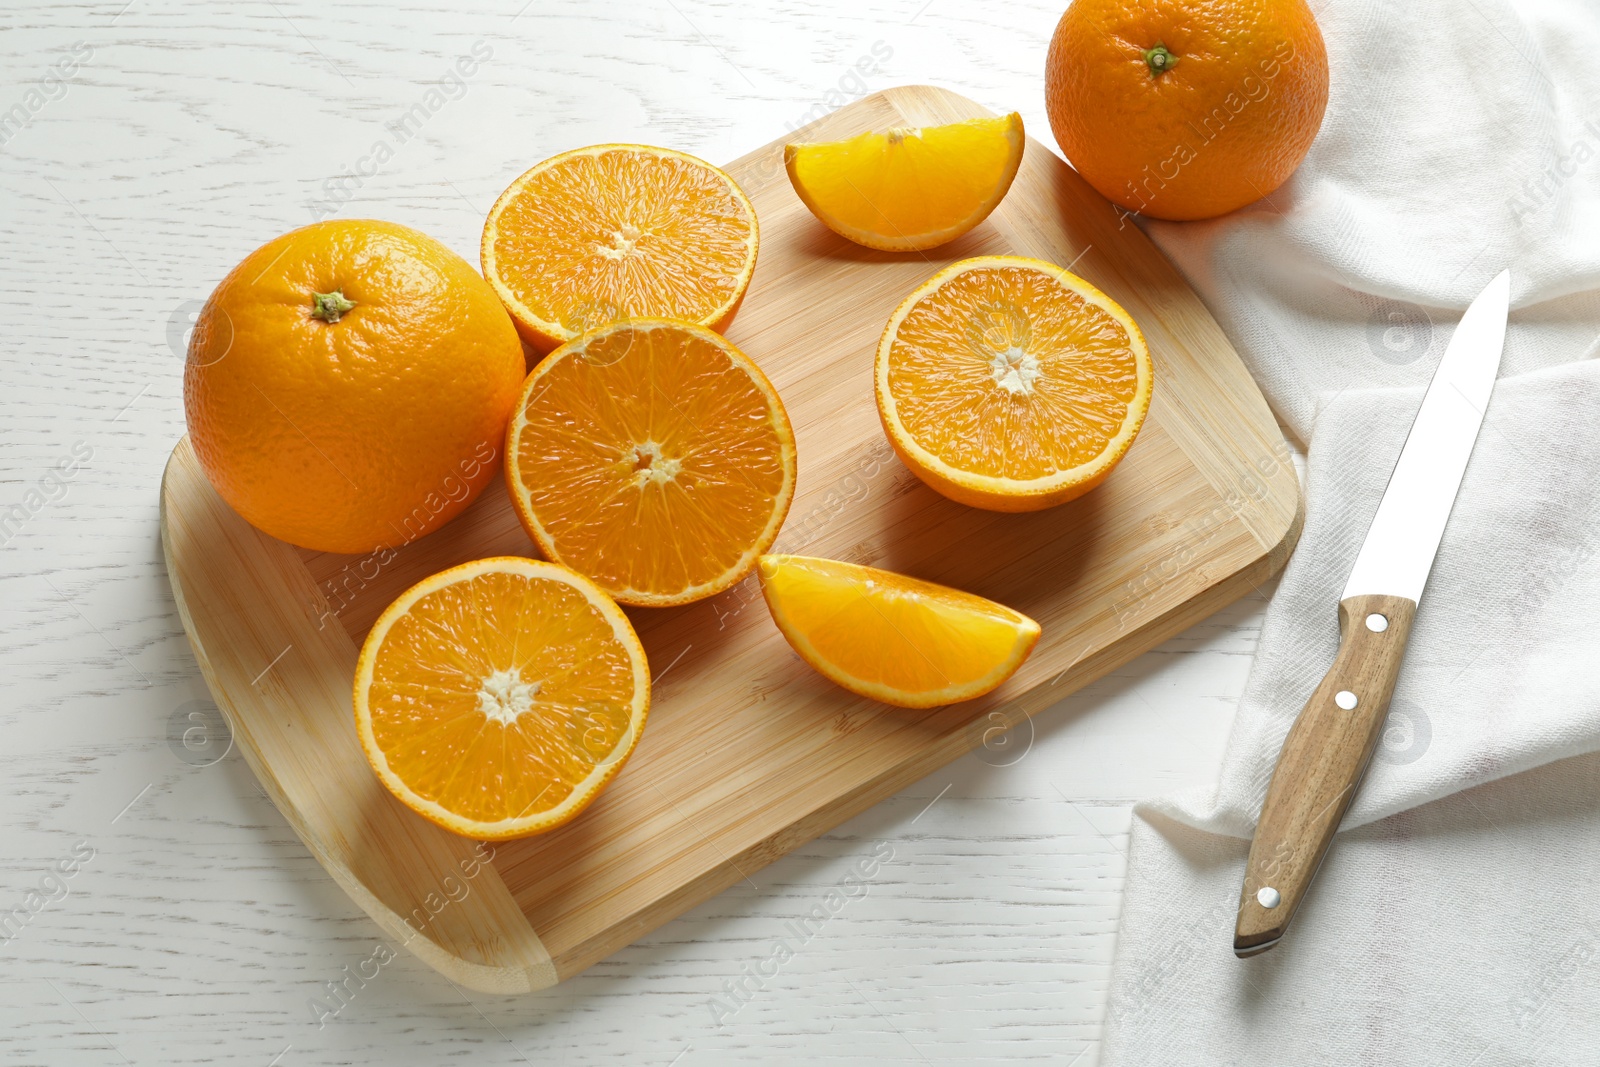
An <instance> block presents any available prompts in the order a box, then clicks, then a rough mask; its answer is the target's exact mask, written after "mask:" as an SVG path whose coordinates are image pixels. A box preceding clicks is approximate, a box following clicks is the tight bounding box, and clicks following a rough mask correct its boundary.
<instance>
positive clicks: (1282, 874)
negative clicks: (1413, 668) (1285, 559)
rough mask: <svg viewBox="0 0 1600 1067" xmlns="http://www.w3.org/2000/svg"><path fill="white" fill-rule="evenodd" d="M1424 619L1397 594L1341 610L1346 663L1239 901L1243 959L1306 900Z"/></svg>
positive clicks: (1281, 761) (1295, 753) (1303, 738)
mask: <svg viewBox="0 0 1600 1067" xmlns="http://www.w3.org/2000/svg"><path fill="white" fill-rule="evenodd" d="M1416 612H1417V605H1416V602H1415V601H1412V600H1407V599H1405V598H1404V597H1396V596H1353V597H1350V598H1349V599H1347V600H1344V601H1342V602H1341V603H1340V604H1339V655H1338V657H1337V658H1335V659H1334V661H1333V666H1332V667H1330V668H1329V669H1328V673H1327V676H1326V677H1324V678H1323V679H1322V684H1321V685H1319V686H1317V691H1316V692H1315V693H1312V694H1311V699H1310V700H1309V701H1307V702H1306V706H1305V710H1303V711H1301V712H1300V717H1299V718H1298V719H1296V720H1295V723H1294V726H1293V727H1291V728H1290V730H1289V736H1288V737H1286V738H1284V742H1283V751H1282V752H1281V753H1279V755H1278V766H1277V769H1276V770H1274V771H1273V772H1272V783H1271V784H1270V785H1269V786H1268V787H1267V799H1266V801H1265V802H1264V803H1263V804H1262V805H1261V818H1260V819H1259V820H1258V821H1257V823H1256V836H1255V840H1254V841H1252V842H1251V844H1250V859H1249V862H1248V863H1247V864H1246V866H1245V876H1244V889H1243V891H1242V892H1241V893H1240V895H1239V921H1238V924H1237V925H1236V926H1235V927H1234V933H1233V951H1234V953H1235V954H1236V955H1238V956H1252V955H1254V954H1256V953H1257V952H1263V951H1265V950H1266V949H1269V948H1271V947H1272V946H1273V945H1274V944H1275V943H1276V942H1277V940H1278V939H1279V938H1280V937H1282V936H1283V933H1284V931H1285V930H1287V929H1288V927H1289V922H1290V920H1291V919H1293V918H1294V913H1295V911H1296V910H1297V909H1298V908H1299V907H1300V902H1301V901H1302V900H1303V899H1304V898H1305V894H1306V890H1307V888H1309V887H1310V885H1311V879H1312V878H1314V877H1316V873H1317V868H1318V866H1320V865H1321V863H1322V857H1323V855H1324V854H1325V853H1326V852H1327V851H1328V845H1329V844H1330V843H1331V842H1332V841H1333V835H1334V832H1335V831H1337V830H1338V829H1339V823H1340V821H1341V820H1342V819H1343V818H1344V813H1345V811H1346V809H1348V808H1349V807H1350V801H1351V800H1352V799H1354V798H1355V794H1356V787H1357V786H1358V785H1360V784H1361V778H1362V776H1363V775H1364V774H1366V772H1367V764H1368V763H1370V762H1371V761H1372V753H1373V751H1374V750H1375V749H1376V748H1377V746H1378V738H1379V737H1381V736H1382V734H1383V724H1384V719H1385V717H1386V716H1387V714H1388V711H1389V698H1390V696H1392V695H1393V693H1394V682H1395V678H1396V677H1397V676H1398V675H1399V674H1400V661H1401V660H1402V659H1404V658H1405V652H1406V638H1408V637H1409V636H1410V635H1411V620H1412V619H1413V618H1414V617H1415V615H1416ZM1352 698H1353V699H1352Z"/></svg>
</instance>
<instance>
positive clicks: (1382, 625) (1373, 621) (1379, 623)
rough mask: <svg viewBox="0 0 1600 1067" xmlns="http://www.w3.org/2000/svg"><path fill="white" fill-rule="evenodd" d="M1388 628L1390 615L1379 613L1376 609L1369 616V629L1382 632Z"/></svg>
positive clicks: (1377, 632)
mask: <svg viewBox="0 0 1600 1067" xmlns="http://www.w3.org/2000/svg"><path fill="white" fill-rule="evenodd" d="M1388 628H1389V616H1387V615H1379V614H1378V613H1377V612H1376V611H1374V612H1373V613H1372V614H1371V615H1368V616H1367V629H1369V630H1371V631H1372V632H1373V633H1375V634H1381V633H1383V631H1385V630H1387V629H1388Z"/></svg>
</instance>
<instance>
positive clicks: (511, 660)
mask: <svg viewBox="0 0 1600 1067" xmlns="http://www.w3.org/2000/svg"><path fill="white" fill-rule="evenodd" d="M649 708H650V668H649V666H648V664H646V662H645V657H644V649H643V648H642V647H640V645H639V638H638V637H637V636H636V635H635V634H634V632H633V627H632V625H630V624H629V622H628V618H627V616H625V615H624V614H623V613H622V609H620V608H618V607H617V605H616V604H615V603H614V602H613V601H612V600H611V598H610V597H607V596H606V595H605V594H604V593H602V592H601V591H600V590H599V589H598V588H596V586H595V585H594V583H593V582H591V581H589V580H588V579H587V578H584V577H583V576H582V575H580V574H576V573H574V572H573V571H571V570H568V569H567V568H566V567H561V566H558V565H556V564H554V563H545V562H544V561H542V560H533V559H521V558H518V557H513V556H503V557H499V558H495V559H483V560H478V561H477V562H474V563H463V564H462V565H460V566H459V567H453V568H451V569H450V570H447V571H443V572H441V573H439V574H435V575H433V576H432V577H431V578H426V579H424V580H423V581H421V582H418V583H417V584H416V585H414V586H412V587H411V588H410V589H407V590H406V591H405V592H404V593H402V594H400V597H399V599H397V600H396V601H395V602H394V603H393V604H391V605H389V607H388V610H386V611H385V612H384V613H383V614H382V615H381V616H380V617H379V618H378V621H377V623H376V624H375V625H374V626H373V627H372V630H371V631H370V632H369V633H368V634H367V639H366V641H365V642H364V643H363V644H362V646H361V658H360V660H359V661H358V662H357V665H356V681H355V712H356V729H357V730H358V731H359V733H360V736H361V747H362V748H363V749H364V750H365V751H366V754H367V760H368V762H370V763H371V764H372V768H373V770H374V771H376V772H377V774H378V777H379V778H380V779H381V780H382V781H383V784H384V785H386V786H388V787H389V790H390V792H392V793H394V795H395V796H397V797H399V798H400V800H401V801H402V802H403V803H405V804H406V805H407V806H408V807H410V808H411V809H412V810H413V811H416V812H417V813H418V814H420V815H422V816H423V817H425V818H427V819H431V820H432V821H434V822H436V823H438V824H439V825H440V826H443V827H444V828H445V829H447V830H453V831H455V832H456V833H458V834H466V835H467V836H469V837H476V838H482V839H487V840H496V841H498V840H502V839H505V838H512V837H524V836H526V835H528V834H536V833H540V832H542V831H545V830H551V829H554V828H555V827H557V826H560V825H561V824H562V823H565V822H567V821H569V820H570V819H572V818H573V817H574V816H575V815H577V814H578V813H579V812H580V811H582V810H583V809H584V808H585V807H587V806H588V805H589V802H590V801H592V800H594V798H595V797H596V796H597V795H598V794H599V793H600V791H601V790H602V789H604V788H605V786H606V784H607V783H608V782H610V781H611V779H612V778H614V777H615V776H616V774H617V772H618V771H619V770H621V769H622V765H623V764H624V763H625V762H627V759H628V756H629V755H631V754H632V752H633V748H634V746H635V745H636V744H638V742H639V734H640V733H641V732H642V731H643V730H644V723H645V715H646V713H647V712H648V711H649Z"/></svg>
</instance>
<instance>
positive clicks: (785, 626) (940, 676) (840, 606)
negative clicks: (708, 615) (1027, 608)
mask: <svg viewBox="0 0 1600 1067" xmlns="http://www.w3.org/2000/svg"><path fill="white" fill-rule="evenodd" d="M761 589H762V592H763V593H764V594H765V595H766V598H767V607H768V609H769V610H770V611H771V612H772V620H773V621H774V622H775V623H777V624H778V629H779V630H780V631H781V632H782V633H783V636H784V637H785V638H786V639H787V640H788V642H789V644H790V646H791V647H793V648H794V650H795V652H796V653H798V654H799V656H800V658H801V659H803V660H805V661H806V662H807V663H808V664H810V665H811V666H812V667H814V668H815V669H816V670H817V671H819V672H821V673H822V674H823V675H824V676H826V677H827V678H829V679H831V680H833V681H834V682H837V683H838V684H839V685H842V686H843V687H844V688H846V689H848V690H850V692H852V693H856V694H858V695H860V696H864V697H870V698H871V699H873V700H881V701H883V702H884V703H886V704H896V705H899V706H900V707H904V708H930V707H936V706H938V705H941V704H953V703H955V702H956V701H959V700H971V699H972V698H974V697H979V696H982V695H983V694H985V693H987V692H989V691H990V690H992V689H994V688H995V687H996V686H998V685H999V684H1000V683H1001V682H1004V681H1005V680H1006V679H1007V678H1009V677H1011V675H1012V674H1013V673H1015V672H1016V669H1017V668H1018V667H1020V666H1021V665H1022V661H1023V660H1025V659H1027V658H1028V653H1030V652H1032V651H1033V646H1034V644H1035V642H1037V641H1038V640H1039V624H1038V623H1036V622H1034V621H1033V620H1032V619H1030V618H1028V617H1027V616H1026V615H1023V614H1021V613H1019V612H1016V611H1012V610H1011V609H1010V608H1008V607H1006V606H1004V605H1002V604H996V603H995V602H994V601H992V600H985V599H984V598H983V597H980V596H975V595H973V594H972V593H963V592H961V591H960V590H959V589H951V588H948V587H947V586H942V585H935V584H933V583H932V582H924V581H920V580H918V579H916V578H908V577H906V576H905V575H903V574H895V573H894V572H893V571H884V570H878V569H877V568H875V567H863V566H860V565H859V564H855V563H841V562H839V561H838V560H831V559H816V558H814V557H810V556H781V555H772V556H762V557H761Z"/></svg>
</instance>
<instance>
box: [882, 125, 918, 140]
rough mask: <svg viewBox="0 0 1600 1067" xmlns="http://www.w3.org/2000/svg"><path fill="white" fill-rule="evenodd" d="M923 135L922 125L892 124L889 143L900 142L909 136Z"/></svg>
mask: <svg viewBox="0 0 1600 1067" xmlns="http://www.w3.org/2000/svg"><path fill="white" fill-rule="evenodd" d="M921 136H922V127H920V126H890V127H889V143H890V144H899V143H900V142H901V141H904V140H905V139H906V138H907V137H921Z"/></svg>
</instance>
